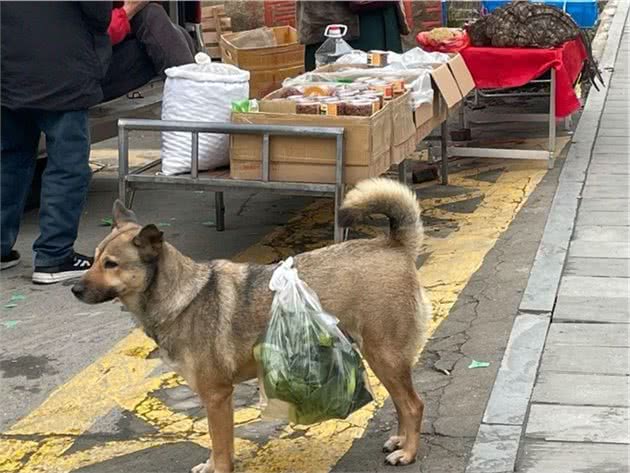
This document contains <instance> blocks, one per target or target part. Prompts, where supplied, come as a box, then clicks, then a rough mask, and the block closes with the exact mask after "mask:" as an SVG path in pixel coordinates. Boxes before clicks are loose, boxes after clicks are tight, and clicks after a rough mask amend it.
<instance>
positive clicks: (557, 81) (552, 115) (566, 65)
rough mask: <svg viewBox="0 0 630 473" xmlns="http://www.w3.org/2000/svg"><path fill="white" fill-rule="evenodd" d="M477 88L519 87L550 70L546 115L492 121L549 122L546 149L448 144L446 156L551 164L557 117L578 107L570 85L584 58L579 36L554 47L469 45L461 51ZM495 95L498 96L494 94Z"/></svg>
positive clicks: (525, 115) (577, 75)
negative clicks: (539, 161)
mask: <svg viewBox="0 0 630 473" xmlns="http://www.w3.org/2000/svg"><path fill="white" fill-rule="evenodd" d="M460 53H461V55H462V57H463V58H464V60H465V62H466V65H467V66H468V69H469V70H470V73H471V74H472V76H473V79H474V80H475V85H476V88H477V89H481V90H484V89H485V90H488V89H510V88H515V87H521V86H523V85H525V84H527V83H529V82H532V81H533V80H536V79H538V78H540V77H541V76H542V75H543V74H545V73H546V72H547V71H550V75H551V78H550V80H549V82H550V101H549V112H548V114H510V115H509V116H506V115H502V116H498V115H495V116H494V117H493V118H494V120H493V121H542V120H544V121H548V122H549V148H548V151H538V150H514V149H495V148H463V147H449V150H448V152H449V156H463V157H500V158H517V159H544V160H548V161H549V166H550V167H551V166H552V165H553V158H554V155H553V154H554V150H555V138H556V119H558V118H563V117H567V116H570V115H571V114H572V113H573V112H575V111H576V110H577V109H579V107H580V101H579V99H578V97H577V96H576V94H575V91H574V88H573V84H574V83H575V81H576V80H577V78H578V77H579V75H580V72H581V71H582V66H583V64H584V61H585V60H586V58H587V53H586V49H585V47H584V44H583V43H582V41H581V40H580V39H575V40H572V41H568V42H567V43H564V44H563V45H561V46H559V47H557V48H553V49H534V48H494V47H476V46H470V47H468V48H465V49H464V50H462V51H461V52H460ZM501 95H503V96H505V95H506V94H499V95H498V96H501ZM494 96H497V95H494Z"/></svg>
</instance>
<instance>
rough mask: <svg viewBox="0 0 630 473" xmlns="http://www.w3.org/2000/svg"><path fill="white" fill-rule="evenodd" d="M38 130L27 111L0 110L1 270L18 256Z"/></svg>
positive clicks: (37, 141) (12, 262)
mask: <svg viewBox="0 0 630 473" xmlns="http://www.w3.org/2000/svg"><path fill="white" fill-rule="evenodd" d="M39 133H40V132H39V129H38V128H37V124H36V123H35V122H34V121H33V120H32V117H31V114H30V113H28V112H18V111H13V110H9V109H8V108H6V107H2V135H0V142H1V145H0V148H1V150H2V151H1V153H2V165H1V166H0V189H1V191H0V204H1V207H2V212H1V214H0V218H1V221H0V240H1V256H2V269H6V268H9V267H11V266H15V264H17V262H18V261H19V256H17V255H16V254H15V253H12V252H13V245H15V241H16V240H17V236H18V232H19V230H20V220H21V218H22V213H23V212H24V205H25V204H26V198H27V197H28V192H29V188H30V186H31V182H32V180H33V172H34V170H35V157H36V154H37V145H38V143H39Z"/></svg>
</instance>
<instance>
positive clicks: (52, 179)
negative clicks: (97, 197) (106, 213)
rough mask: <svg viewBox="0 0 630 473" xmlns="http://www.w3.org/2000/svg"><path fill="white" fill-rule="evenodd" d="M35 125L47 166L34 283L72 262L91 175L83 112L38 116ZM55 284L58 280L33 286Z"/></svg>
mask: <svg viewBox="0 0 630 473" xmlns="http://www.w3.org/2000/svg"><path fill="white" fill-rule="evenodd" d="M38 124H39V127H40V128H41V130H42V131H43V132H44V133H45V135H46V151H47V154H48V163H47V165H46V169H45V170H44V174H43V176H42V192H41V206H40V211H39V227H40V232H41V233H40V236H39V238H38V239H37V240H36V241H35V243H34V244H33V251H34V252H35V273H34V274H33V280H34V281H35V279H36V278H35V275H36V274H37V273H39V272H46V271H45V270H44V271H41V270H42V269H43V268H53V267H60V266H63V265H64V264H67V263H68V262H70V261H72V259H73V258H74V250H73V245H74V241H75V240H76V238H77V231H78V228H79V220H80V218H81V213H82V212H83V207H84V205H85V200H86V197H87V191H88V186H89V183H90V178H91V175H92V172H91V170H90V166H89V162H88V161H89V155H90V128H89V123H88V112H87V110H78V111H73V112H40V115H39V116H38ZM51 272H59V271H51ZM53 279H54V278H53ZM57 280H61V279H56V280H49V281H48V280H47V281H43V280H42V281H35V282H57Z"/></svg>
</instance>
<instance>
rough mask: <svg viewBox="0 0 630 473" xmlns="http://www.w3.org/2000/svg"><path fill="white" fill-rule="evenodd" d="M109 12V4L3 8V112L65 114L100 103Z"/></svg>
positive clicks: (108, 48) (31, 4)
mask: <svg viewBox="0 0 630 473" xmlns="http://www.w3.org/2000/svg"><path fill="white" fill-rule="evenodd" d="M111 12H112V2H100V1H94V2H65V1H46V2H2V3H1V4H0V16H1V18H2V29H1V32H0V35H1V49H2V64H1V74H0V76H1V78H0V84H1V88H2V94H1V95H2V98H1V101H2V106H3V107H7V108H10V109H23V108H31V109H33V108H34V109H42V110H50V111H68V110H80V109H85V108H88V107H91V106H92V105H95V104H97V103H99V102H100V101H101V100H102V98H103V92H102V90H101V80H102V78H103V77H104V75H105V72H106V71H107V68H108V67H109V63H110V59H111V53H112V48H111V44H110V40H109V36H108V35H107V28H108V26H109V22H110V18H111Z"/></svg>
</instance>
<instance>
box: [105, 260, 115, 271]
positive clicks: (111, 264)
mask: <svg viewBox="0 0 630 473" xmlns="http://www.w3.org/2000/svg"><path fill="white" fill-rule="evenodd" d="M104 266H105V268H106V269H114V268H117V267H118V263H116V261H111V260H107V261H105V264H104Z"/></svg>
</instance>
